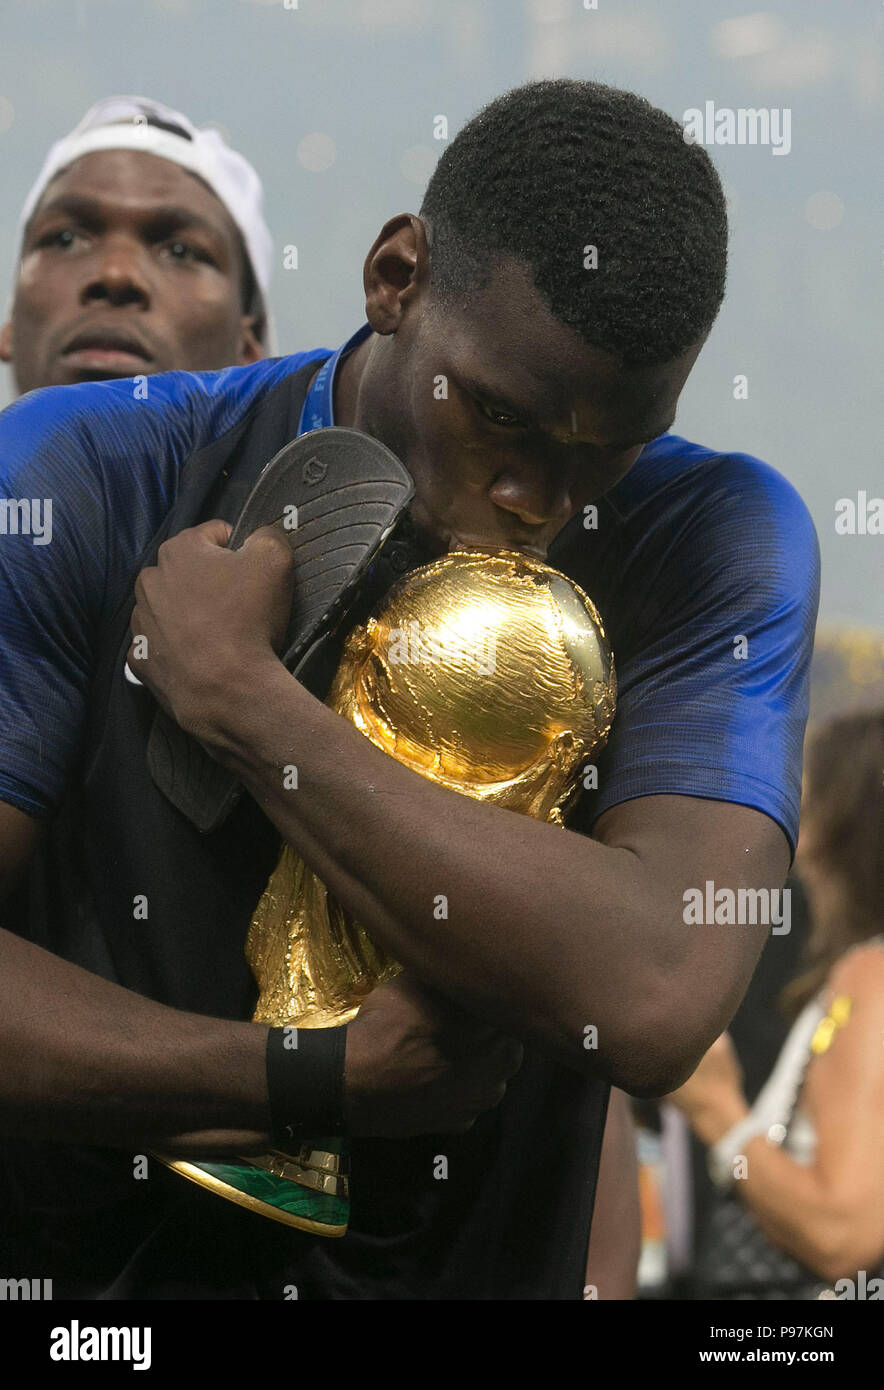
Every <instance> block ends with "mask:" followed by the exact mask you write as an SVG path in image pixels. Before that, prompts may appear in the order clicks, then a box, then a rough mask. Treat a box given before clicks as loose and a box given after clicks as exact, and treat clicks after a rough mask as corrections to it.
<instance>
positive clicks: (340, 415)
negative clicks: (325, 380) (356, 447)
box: [333, 335, 373, 429]
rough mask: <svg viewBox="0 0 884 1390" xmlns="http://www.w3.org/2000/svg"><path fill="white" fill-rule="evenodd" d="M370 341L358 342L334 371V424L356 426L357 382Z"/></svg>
mask: <svg viewBox="0 0 884 1390" xmlns="http://www.w3.org/2000/svg"><path fill="white" fill-rule="evenodd" d="M372 336H373V335H372ZM371 343H372V339H371V338H366V339H365V342H364V343H360V344H359V347H358V348H356V349H355V350H354V351H353V352H350V353H348V354H347V356H346V357H345V358H344V360H343V362H342V363H341V364H340V366H339V368H338V370H337V372H336V373H335V384H334V391H333V406H334V416H335V424H336V425H344V426H346V427H347V428H349V429H355V428H356V420H357V416H358V403H359V382H360V379H361V377H362V372H363V368H364V367H365V362H366V358H367V357H368V354H369V352H370V351H371Z"/></svg>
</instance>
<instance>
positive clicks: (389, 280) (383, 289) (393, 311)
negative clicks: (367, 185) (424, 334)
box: [362, 212, 429, 335]
mask: <svg viewBox="0 0 884 1390" xmlns="http://www.w3.org/2000/svg"><path fill="white" fill-rule="evenodd" d="M428 275H429V251H428V247H427V234H426V228H425V227H424V224H423V222H422V221H421V219H420V218H419V217H415V216H414V214H413V213H408V212H401V213H399V214H398V215H397V216H396V217H391V218H390V219H389V221H387V222H385V223H384V226H383V227H382V229H381V232H380V235H379V236H378V238H377V240H376V241H375V243H374V245H373V246H372V248H371V250H370V251H369V253H368V255H367V256H366V258H365V264H364V266H363V268H362V285H363V289H364V291H365V317H366V318H367V319H368V322H369V323H370V324H371V327H372V329H373V330H374V332H375V333H380V334H384V335H386V334H388V333H395V332H396V329H397V328H398V327H399V324H400V323H401V321H402V315H403V312H404V309H405V306H406V304H407V303H409V302H410V301H411V300H412V299H413V298H414V297H415V294H416V293H417V292H418V290H419V289H420V287H421V286H422V285H423V284H424V283H425V281H426V280H427V278H428Z"/></svg>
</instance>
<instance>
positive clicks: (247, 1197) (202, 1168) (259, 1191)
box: [155, 1140, 350, 1238]
mask: <svg viewBox="0 0 884 1390" xmlns="http://www.w3.org/2000/svg"><path fill="white" fill-rule="evenodd" d="M333 1142H334V1141H332V1140H323V1141H322V1143H323V1145H324V1146H325V1147H327V1148H331V1145H332V1143H333ZM155 1157H156V1158H158V1159H160V1161H161V1162H163V1163H165V1164H167V1165H168V1167H170V1168H172V1169H173V1170H174V1171H175V1172H176V1173H180V1174H181V1176H182V1177H185V1178H189V1179H190V1181H191V1182H195V1183H198V1184H199V1186H200V1187H204V1188H206V1189H207V1190H208V1191H210V1192H214V1193H215V1194H216V1195H217V1196H219V1197H226V1199H227V1200H228V1201H229V1202H236V1203H237V1205H238V1206H241V1207H245V1208H246V1209H247V1210H248V1211H253V1212H255V1213H256V1214H257V1215H259V1216H266V1217H269V1218H270V1220H271V1221H281V1222H282V1223H283V1224H284V1225H286V1226H294V1227H296V1228H297V1229H298V1230H301V1231H309V1232H310V1233H311V1234H312V1235H319V1236H331V1237H332V1238H334V1237H337V1236H344V1235H346V1234H347V1222H348V1220H349V1216H350V1200H349V1198H348V1197H341V1196H333V1195H331V1194H329V1193H326V1192H315V1191H313V1190H311V1189H310V1188H307V1187H301V1186H300V1184H299V1183H296V1182H292V1181H291V1180H290V1179H289V1178H280V1177H277V1176H276V1175H275V1174H274V1173H268V1172H267V1171H266V1170H265V1169H263V1168H257V1167H255V1166H254V1164H251V1163H249V1162H248V1160H247V1159H241V1160H240V1161H239V1162H238V1163H205V1162H202V1163H190V1162H187V1161H185V1160H183V1159H176V1158H168V1157H167V1156H166V1155H165V1154H156V1155H155Z"/></svg>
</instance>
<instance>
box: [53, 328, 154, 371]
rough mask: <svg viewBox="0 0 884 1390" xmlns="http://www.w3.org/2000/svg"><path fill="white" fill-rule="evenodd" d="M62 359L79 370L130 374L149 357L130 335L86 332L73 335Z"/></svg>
mask: <svg viewBox="0 0 884 1390" xmlns="http://www.w3.org/2000/svg"><path fill="white" fill-rule="evenodd" d="M61 356H62V360H63V361H64V362H65V364H66V365H67V366H69V367H73V368H75V369H79V370H81V371H89V370H96V369H97V370H99V371H105V372H108V371H109V372H120V373H121V374H132V372H133V371H134V372H137V371H140V370H141V368H142V367H144V365H145V363H149V362H151V361H153V358H152V356H151V354H150V352H148V350H147V348H146V347H144V346H143V345H142V344H141V343H140V342H139V341H138V339H137V338H134V337H132V336H131V335H130V334H123V333H116V332H112V331H107V332H102V331H101V330H99V329H90V330H88V331H84V332H82V333H77V334H76V335H75V336H74V337H73V338H72V339H71V340H70V342H69V343H68V345H67V347H65V348H64V349H63V351H62V354H61Z"/></svg>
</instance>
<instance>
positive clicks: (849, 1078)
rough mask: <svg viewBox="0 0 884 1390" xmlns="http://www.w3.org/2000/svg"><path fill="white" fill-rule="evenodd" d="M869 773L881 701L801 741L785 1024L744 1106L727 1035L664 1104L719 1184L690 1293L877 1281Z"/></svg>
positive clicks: (882, 1090) (878, 1142)
mask: <svg viewBox="0 0 884 1390" xmlns="http://www.w3.org/2000/svg"><path fill="white" fill-rule="evenodd" d="M882 768H884V712H882V711H881V710H876V711H870V712H858V713H851V714H847V715H841V716H838V717H836V718H833V719H830V720H828V721H827V722H825V723H824V724H822V725H821V726H818V727H817V728H816V729H815V730H814V731H813V732H812V733H811V735H810V736H809V738H808V745H807V750H806V766H805V783H804V800H803V806H802V818H801V833H800V840H799V845H798V852H797V855H796V859H795V869H796V872H797V874H798V875H799V876H800V879H801V881H802V883H803V885H804V889H805V892H806V896H807V903H808V909H809V917H810V933H809V938H808V943H807V949H806V951H805V959H804V963H803V968H802V969H801V971H800V973H799V974H798V976H797V978H796V979H795V980H794V981H793V982H792V983H791V984H790V985H789V986H788V987H787V989H786V991H785V992H784V999H783V1003H784V1006H785V1007H786V1008H788V1010H789V1011H790V1012H791V1014H792V1016H793V1018H794V1022H793V1025H792V1028H791V1031H790V1032H789V1035H788V1037H787V1038H786V1041H785V1044H784V1045H783V1048H782V1050H781V1052H780V1056H779V1059H778V1061H777V1063H776V1066H775V1067H774V1069H773V1072H772V1074H771V1076H770V1077H769V1079H768V1081H767V1082H766V1084H765V1085H764V1086H763V1088H762V1090H761V1092H760V1094H759V1096H758V1098H757V1100H756V1101H755V1103H754V1105H752V1106H751V1108H750V1107H749V1105H748V1104H747V1102H746V1097H745V1094H744V1090H743V1085H742V1076H741V1069H740V1066H739V1063H738V1061H737V1057H736V1053H735V1050H734V1047H733V1044H732V1042H731V1039H730V1037H729V1036H728V1034H726V1033H725V1034H723V1035H722V1037H721V1038H719V1039H718V1040H717V1041H716V1043H714V1044H713V1046H712V1047H711V1048H710V1050H709V1052H708V1053H707V1054H706V1056H705V1057H704V1059H703V1061H702V1062H701V1063H700V1066H699V1067H698V1068H697V1070H696V1071H695V1072H694V1074H693V1076H692V1077H691V1078H690V1079H689V1080H688V1081H687V1082H686V1083H685V1085H684V1086H682V1087H680V1088H679V1090H677V1091H675V1092H673V1094H672V1095H671V1096H670V1097H669V1100H670V1101H671V1102H672V1103H673V1104H674V1105H676V1106H677V1107H678V1108H679V1109H680V1110H681V1111H682V1112H683V1113H684V1115H685V1116H686V1117H687V1119H688V1121H689V1123H690V1125H691V1127H692V1129H693V1131H694V1133H695V1134H696V1136H697V1137H698V1139H699V1140H700V1141H701V1143H702V1144H703V1145H704V1146H705V1147H706V1148H707V1149H708V1151H709V1167H710V1173H711V1175H712V1176H713V1179H714V1180H715V1182H716V1183H717V1185H718V1186H720V1187H721V1188H722V1189H725V1190H728V1191H729V1193H730V1200H729V1201H727V1202H723V1203H721V1204H720V1205H718V1206H717V1207H716V1208H715V1210H714V1211H713V1214H712V1217H711V1219H710V1222H709V1226H708V1229H707V1231H706V1232H705V1239H704V1242H703V1248H702V1249H701V1250H700V1252H699V1268H698V1271H697V1277H696V1294H697V1296H698V1297H704V1298H731V1299H733V1298H749V1299H765V1298H803V1299H811V1298H819V1297H832V1296H837V1297H867V1296H868V1292H867V1290H868V1286H869V1282H870V1281H871V1280H872V1279H874V1278H882V1277H884V1170H882V1165H881V1153H882V1151H884V1049H882V1047H881V1038H882V1036H884V856H882V853H881V846H882V842H884V787H882ZM796 1015H797V1017H796ZM842 1280H844V1281H847V1282H846V1283H844V1284H839V1281H842ZM878 1287H879V1288H881V1289H884V1285H880V1286H878ZM851 1290H852V1292H851Z"/></svg>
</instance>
